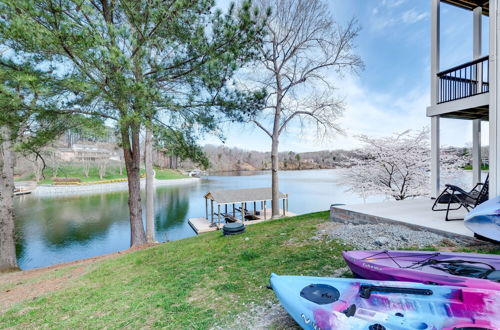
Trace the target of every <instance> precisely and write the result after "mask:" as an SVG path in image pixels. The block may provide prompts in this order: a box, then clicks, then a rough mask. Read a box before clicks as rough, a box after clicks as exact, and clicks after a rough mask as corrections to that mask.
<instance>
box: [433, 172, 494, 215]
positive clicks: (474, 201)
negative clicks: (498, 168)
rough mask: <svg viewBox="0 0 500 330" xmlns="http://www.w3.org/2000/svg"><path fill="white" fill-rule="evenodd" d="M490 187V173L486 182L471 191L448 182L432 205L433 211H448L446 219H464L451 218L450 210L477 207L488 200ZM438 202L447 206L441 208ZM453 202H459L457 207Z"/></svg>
mask: <svg viewBox="0 0 500 330" xmlns="http://www.w3.org/2000/svg"><path fill="white" fill-rule="evenodd" d="M488 188H489V175H488V176H487V177H486V180H485V181H484V183H478V184H476V185H475V186H474V188H472V189H471V190H470V191H465V190H463V189H462V188H460V187H457V186H454V185H451V184H447V185H446V188H445V189H444V190H443V192H442V193H441V194H440V195H439V196H438V198H436V201H435V202H434V205H432V210H433V211H446V217H445V220H446V221H453V220H463V218H460V219H450V218H449V213H450V211H454V210H458V209H460V208H461V207H464V208H465V209H466V210H467V211H470V210H471V209H473V208H475V207H476V206H478V205H479V204H481V203H483V202H485V201H487V200H488ZM438 204H446V207H445V208H439V207H438ZM452 204H458V206H457V207H452Z"/></svg>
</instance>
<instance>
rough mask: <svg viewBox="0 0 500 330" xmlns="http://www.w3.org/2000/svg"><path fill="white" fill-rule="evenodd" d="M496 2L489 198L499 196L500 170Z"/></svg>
mask: <svg viewBox="0 0 500 330" xmlns="http://www.w3.org/2000/svg"><path fill="white" fill-rule="evenodd" d="M498 1H499V0H492V1H490V2H489V5H490V47H489V48H490V65H489V67H490V93H489V94H490V109H489V124H490V125H489V126H490V141H489V142H490V143H489V144H490V155H489V164H490V198H492V197H496V196H497V195H498V194H499V188H500V175H499V174H500V169H499V168H498V164H500V162H499V157H500V152H499V147H500V135H499V134H498V129H499V128H500V118H499V117H498V113H497V108H498V104H499V101H500V100H499V97H500V93H499V91H498V85H497V82H498V81H499V78H500V66H499V65H498V52H499V42H498V38H499V36H500V33H499V32H500V31H499V29H500V25H499V15H498Z"/></svg>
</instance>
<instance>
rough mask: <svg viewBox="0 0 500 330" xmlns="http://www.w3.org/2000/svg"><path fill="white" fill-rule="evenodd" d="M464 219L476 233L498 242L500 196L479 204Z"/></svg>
mask: <svg viewBox="0 0 500 330" xmlns="http://www.w3.org/2000/svg"><path fill="white" fill-rule="evenodd" d="M464 220H465V221H464V224H465V226H466V227H467V228H469V229H470V230H472V231H473V232H474V233H475V234H476V235H479V236H482V237H486V238H488V239H490V240H493V241H497V242H500V196H498V197H495V198H492V199H490V200H487V201H486V202H484V203H482V204H479V205H478V206H476V207H475V208H474V209H473V210H472V211H470V212H469V213H468V214H467V216H466V217H465V219H464Z"/></svg>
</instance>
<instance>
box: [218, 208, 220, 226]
mask: <svg viewBox="0 0 500 330" xmlns="http://www.w3.org/2000/svg"><path fill="white" fill-rule="evenodd" d="M217 209H218V211H219V212H217V221H218V222H219V226H218V227H217V228H219V227H220V204H217Z"/></svg>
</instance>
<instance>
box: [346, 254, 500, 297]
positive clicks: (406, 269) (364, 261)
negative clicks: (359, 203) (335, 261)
mask: <svg viewBox="0 0 500 330" xmlns="http://www.w3.org/2000/svg"><path fill="white" fill-rule="evenodd" d="M342 255H343V257H344V259H345V261H346V262H347V265H348V266H349V268H350V269H351V271H352V272H353V273H354V274H355V275H356V276H358V277H361V278H366V279H370V280H382V281H407V282H422V283H426V284H440V285H453V286H462V287H471V288H479V289H490V290H500V255H494V254H478V253H454V252H438V251H436V252H434V251H387V250H367V251H344V252H342Z"/></svg>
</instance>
